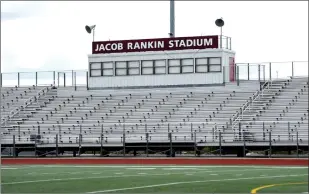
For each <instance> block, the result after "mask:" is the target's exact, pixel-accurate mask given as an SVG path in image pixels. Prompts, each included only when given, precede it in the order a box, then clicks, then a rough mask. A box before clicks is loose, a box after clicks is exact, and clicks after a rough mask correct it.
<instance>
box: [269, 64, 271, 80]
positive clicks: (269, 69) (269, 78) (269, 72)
mask: <svg viewBox="0 0 309 194" xmlns="http://www.w3.org/2000/svg"><path fill="white" fill-rule="evenodd" d="M269 80H271V63H269Z"/></svg>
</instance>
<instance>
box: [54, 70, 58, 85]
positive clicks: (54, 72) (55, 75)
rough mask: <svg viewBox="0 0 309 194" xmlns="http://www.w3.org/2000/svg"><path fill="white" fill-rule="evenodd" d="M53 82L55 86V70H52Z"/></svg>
mask: <svg viewBox="0 0 309 194" xmlns="http://www.w3.org/2000/svg"><path fill="white" fill-rule="evenodd" d="M53 84H54V86H56V72H55V71H53ZM58 86H59V84H58Z"/></svg>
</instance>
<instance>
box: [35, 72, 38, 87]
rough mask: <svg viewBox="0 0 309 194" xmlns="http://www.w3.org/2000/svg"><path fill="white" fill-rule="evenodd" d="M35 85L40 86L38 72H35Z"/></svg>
mask: <svg viewBox="0 0 309 194" xmlns="http://www.w3.org/2000/svg"><path fill="white" fill-rule="evenodd" d="M35 86H38V72H37V71H36V72H35Z"/></svg>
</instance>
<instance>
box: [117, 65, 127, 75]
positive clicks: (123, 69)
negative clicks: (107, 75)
mask: <svg viewBox="0 0 309 194" xmlns="http://www.w3.org/2000/svg"><path fill="white" fill-rule="evenodd" d="M115 75H116V76H122V75H127V62H126V61H116V66H115Z"/></svg>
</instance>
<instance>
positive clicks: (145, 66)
mask: <svg viewBox="0 0 309 194" xmlns="http://www.w3.org/2000/svg"><path fill="white" fill-rule="evenodd" d="M153 63H154V61H152V60H147V61H142V75H153V74H154V68H153Z"/></svg>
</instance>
